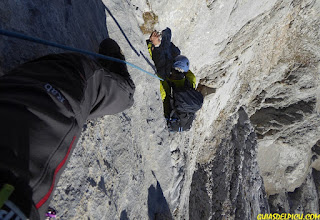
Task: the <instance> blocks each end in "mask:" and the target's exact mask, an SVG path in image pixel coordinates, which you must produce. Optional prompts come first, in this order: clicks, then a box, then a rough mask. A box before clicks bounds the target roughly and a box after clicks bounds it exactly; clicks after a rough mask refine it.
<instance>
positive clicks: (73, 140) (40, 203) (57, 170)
mask: <svg viewBox="0 0 320 220" xmlns="http://www.w3.org/2000/svg"><path fill="white" fill-rule="evenodd" d="M75 140H76V137H75V136H74V137H73V139H72V142H71V144H70V146H69V149H68V152H67V154H66V155H65V157H64V158H63V160H62V161H61V162H60V163H59V165H58V166H57V167H56V169H55V171H54V174H53V180H52V183H51V187H50V189H49V191H48V192H47V194H46V195H45V196H44V197H43V198H42V199H41V200H40V202H38V203H37V204H36V208H37V209H39V208H40V207H41V206H42V205H43V204H44V203H46V202H47V200H48V199H49V197H50V195H51V193H52V191H53V188H54V183H55V180H56V176H57V174H58V172H59V171H60V169H61V168H62V167H63V165H64V164H65V163H66V161H67V159H68V156H69V154H70V151H71V149H72V145H73V143H74V142H75Z"/></svg>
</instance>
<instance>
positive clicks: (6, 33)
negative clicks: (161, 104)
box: [0, 29, 163, 81]
mask: <svg viewBox="0 0 320 220" xmlns="http://www.w3.org/2000/svg"><path fill="white" fill-rule="evenodd" d="M0 35H4V36H7V37H13V38H18V39H21V40H26V41H30V42H34V43H38V44H43V45H48V46H51V47H56V48H60V49H64V50H69V51H73V52H78V53H82V54H86V55H91V56H94V57H97V58H102V59H106V60H111V61H114V62H118V63H125V64H127V65H129V66H132V67H133V68H136V69H138V70H140V71H142V72H145V73H147V74H149V75H150V76H152V77H154V78H156V79H159V80H161V81H163V79H161V78H160V77H158V76H156V75H154V74H152V73H150V72H148V71H146V70H144V69H142V68H140V67H138V66H136V65H134V64H132V63H129V62H127V61H124V60H120V59H117V58H114V57H109V56H105V55H102V54H98V53H94V52H91V51H87V50H82V49H78V48H73V47H69V46H65V45H61V44H58V43H55V42H52V41H47V40H43V39H40V38H35V37H31V36H27V35H24V34H21V33H17V32H12V31H7V30H3V29H0Z"/></svg>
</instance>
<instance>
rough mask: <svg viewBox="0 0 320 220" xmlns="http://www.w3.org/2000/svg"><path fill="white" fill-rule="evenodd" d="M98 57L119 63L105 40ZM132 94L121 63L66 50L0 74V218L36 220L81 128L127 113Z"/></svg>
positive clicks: (45, 207) (112, 44)
mask: <svg viewBox="0 0 320 220" xmlns="http://www.w3.org/2000/svg"><path fill="white" fill-rule="evenodd" d="M99 52H100V53H101V54H104V55H107V56H112V57H115V58H118V59H122V60H124V56H123V55H122V53H121V50H120V47H119V46H118V44H117V43H116V42H115V41H113V40H111V39H106V40H104V41H103V42H102V43H101V44H100V50H99ZM99 62H100V63H99ZM134 91H135V86H134V83H133V81H132V80H131V77H130V75H129V73H128V70H127V67H126V65H125V64H122V63H121V64H120V63H115V62H112V61H105V60H99V61H96V60H93V59H90V58H88V57H86V56H84V55H81V54H73V53H64V54H52V55H48V56H45V57H41V58H39V59H36V60H33V61H30V62H27V63H24V64H22V65H21V66H19V67H18V68H16V69H14V70H12V71H11V72H9V73H8V74H6V75H4V76H3V77H1V78H0V106H1V107H0V121H1V126H0V135H1V141H0V219H25V218H29V219H32V220H33V219H44V218H45V214H46V211H47V210H48V205H49V202H50V200H51V198H52V195H53V191H54V189H55V186H56V184H57V182H58V180H59V177H60V175H61V174H62V172H63V170H64V168H65V167H66V164H67V162H68V160H69V158H70V156H71V154H72V151H73V149H74V147H75V146H76V143H77V141H78V139H79V137H80V133H81V130H82V127H83V124H84V123H85V122H86V120H87V119H93V118H97V117H100V116H103V115H111V114H116V113H118V112H121V111H124V110H125V109H127V108H130V107H131V106H132V105H133V94H134ZM19 217H20V218H19Z"/></svg>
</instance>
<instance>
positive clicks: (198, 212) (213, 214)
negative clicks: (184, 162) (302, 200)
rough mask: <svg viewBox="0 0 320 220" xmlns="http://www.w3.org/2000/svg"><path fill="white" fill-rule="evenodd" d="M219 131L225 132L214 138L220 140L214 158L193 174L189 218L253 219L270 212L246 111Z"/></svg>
mask: <svg viewBox="0 0 320 220" xmlns="http://www.w3.org/2000/svg"><path fill="white" fill-rule="evenodd" d="M235 119H236V120H237V121H235ZM221 129H223V130H224V131H225V133H224V134H223V135H222V136H220V137H215V136H214V138H218V139H219V140H218V142H219V145H218V146H217V150H216V152H215V156H214V157H213V158H212V160H211V161H209V162H208V163H206V164H198V166H197V170H196V171H195V172H194V174H193V180H192V184H191V192H190V206H189V219H222V218H223V219H255V218H256V217H257V215H258V214H264V213H269V205H268V199H267V195H266V193H265V190H264V185H263V180H262V178H261V176H260V174H259V167H258V163H257V141H256V135H255V132H254V129H253V127H252V125H251V124H250V120H249V119H248V116H247V114H246V112H245V110H244V109H243V108H240V110H239V111H238V113H237V114H236V115H234V116H233V117H231V118H230V119H228V121H227V123H225V124H224V127H223V128H221Z"/></svg>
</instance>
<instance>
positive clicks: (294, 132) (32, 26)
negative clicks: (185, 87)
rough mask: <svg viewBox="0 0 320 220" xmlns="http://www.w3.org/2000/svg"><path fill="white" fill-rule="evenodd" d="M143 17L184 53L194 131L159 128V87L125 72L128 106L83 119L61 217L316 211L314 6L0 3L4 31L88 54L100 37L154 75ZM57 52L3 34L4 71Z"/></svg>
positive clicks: (0, 56) (308, 1) (57, 204)
mask: <svg viewBox="0 0 320 220" xmlns="http://www.w3.org/2000/svg"><path fill="white" fill-rule="evenodd" d="M151 12H152V14H153V15H154V16H153V17H154V18H157V19H155V20H158V23H157V24H154V23H152V25H155V26H154V27H155V28H157V29H158V30H161V29H164V28H166V27H170V28H171V29H172V33H173V38H172V40H173V42H174V43H175V44H176V45H178V46H179V48H180V49H181V51H182V53H183V54H185V55H187V56H188V58H189V59H190V62H191V70H192V71H193V72H194V73H195V75H196V77H197V81H198V82H199V83H200V87H201V90H203V91H204V93H205V94H206V97H205V101H204V105H203V108H202V109H201V110H200V111H199V112H198V113H197V118H196V120H195V121H194V124H193V128H192V130H191V131H189V132H184V133H181V134H172V133H168V131H167V130H166V127H165V119H164V118H163V116H162V104H161V99H160V94H159V83H158V81H157V80H154V79H153V78H151V77H150V76H148V75H145V74H144V73H141V72H139V71H138V70H135V69H132V68H129V71H130V74H131V75H132V77H133V80H134V82H135V83H136V87H137V89H136V94H135V104H134V106H133V107H132V108H131V109H129V110H127V111H125V112H123V113H120V114H117V115H114V116H105V117H103V118H99V119H96V120H92V121H88V122H87V123H86V125H85V126H84V128H83V134H82V138H81V139H80V141H79V143H78V145H77V147H76V149H75V151H74V154H73V156H72V158H71V160H70V162H69V164H68V167H67V169H66V171H65V173H64V174H63V175H62V177H61V180H60V182H59V185H58V186H57V189H56V193H55V197H54V199H53V201H52V204H51V205H52V206H53V207H54V208H56V209H57V210H58V218H60V219H192V220H193V219H255V218H256V215H257V214H260V213H268V212H269V211H270V212H272V213H273V212H278V213H284V212H286V213H289V212H291V213H293V212H295V213H318V212H319V198H320V197H319V187H320V177H319V171H320V158H319V157H320V150H319V149H320V147H319V146H320V144H319V136H320V118H319V113H320V87H319V81H320V52H319V51H320V32H319V27H320V2H319V1H317V0H261V1H256V0H249V1H238V0H225V1H222V0H210V1H209V0H207V1H204V0H196V1H195V0H184V1H159V0H148V1H145V0H130V1H109V0H103V1H102V2H101V1H99V0H97V1H75V0H58V1H39V0H25V1H7V0H3V1H1V2H0V27H1V28H5V29H9V30H14V31H19V32H22V33H25V34H29V35H32V36H36V37H40V38H44V39H46V40H51V41H56V42H58V43H61V44H66V45H69V46H73V47H78V48H81V49H86V50H90V51H97V49H98V45H99V42H100V41H101V40H102V39H104V38H105V37H107V36H109V37H111V38H113V39H116V40H117V42H118V43H119V44H120V46H121V48H122V50H123V52H124V54H125V56H126V59H127V60H128V61H130V62H132V63H134V64H136V65H138V66H140V67H142V68H144V69H146V70H147V71H150V72H153V65H152V61H151V59H150V58H149V55H148V51H147V49H146V45H145V39H147V38H148V37H149V36H148V35H143V33H142V32H141V30H140V28H139V27H140V26H143V24H144V23H145V22H146V21H145V19H144V17H143V15H144V14H145V13H151ZM52 52H54V53H56V52H63V51H62V50H58V49H54V48H51V47H47V46H40V45H36V44H33V43H27V42H24V41H19V40H15V39H8V38H6V37H0V74H3V73H5V72H6V71H8V70H10V69H12V68H13V67H14V66H16V65H17V64H19V63H22V62H25V61H28V60H30V59H33V58H36V57H38V56H41V55H45V54H47V53H52ZM1 71H2V72H3V73H1Z"/></svg>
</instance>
